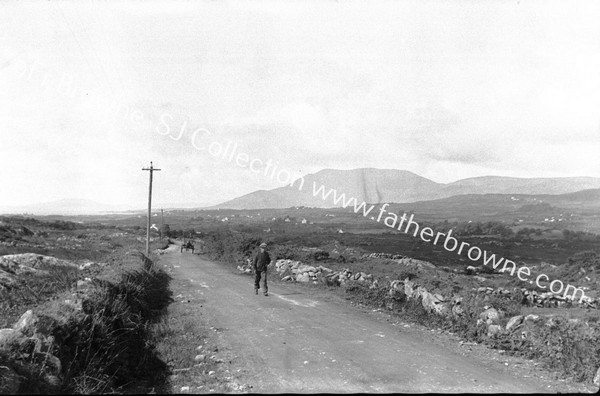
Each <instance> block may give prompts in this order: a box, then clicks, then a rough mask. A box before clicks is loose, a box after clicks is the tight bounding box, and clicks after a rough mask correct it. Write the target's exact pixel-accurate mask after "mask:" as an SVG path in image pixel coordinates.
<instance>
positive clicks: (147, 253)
mask: <svg viewBox="0 0 600 396" xmlns="http://www.w3.org/2000/svg"><path fill="white" fill-rule="evenodd" d="M142 170H143V171H150V187H149V189H148V221H147V222H146V255H150V220H151V216H152V173H153V172H154V171H159V170H160V169H157V168H155V167H154V166H153V165H152V161H150V168H142Z"/></svg>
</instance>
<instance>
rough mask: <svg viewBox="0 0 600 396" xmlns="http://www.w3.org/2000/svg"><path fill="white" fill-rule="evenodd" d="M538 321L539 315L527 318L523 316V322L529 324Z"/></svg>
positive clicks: (531, 315) (530, 315)
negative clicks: (528, 322)
mask: <svg viewBox="0 0 600 396" xmlns="http://www.w3.org/2000/svg"><path fill="white" fill-rule="evenodd" d="M538 320H540V316H539V315H534V314H529V315H527V316H525V321H526V322H527V321H531V322H537V321H538Z"/></svg>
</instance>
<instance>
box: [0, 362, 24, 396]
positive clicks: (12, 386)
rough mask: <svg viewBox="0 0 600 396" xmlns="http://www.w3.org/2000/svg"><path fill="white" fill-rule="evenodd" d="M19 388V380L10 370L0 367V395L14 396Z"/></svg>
mask: <svg viewBox="0 0 600 396" xmlns="http://www.w3.org/2000/svg"><path fill="white" fill-rule="evenodd" d="M20 387H21V378H20V377H19V375H18V374H17V373H15V372H14V371H13V370H12V369H11V368H9V367H6V366H0V395H16V394H17V393H18V392H19V388H20Z"/></svg>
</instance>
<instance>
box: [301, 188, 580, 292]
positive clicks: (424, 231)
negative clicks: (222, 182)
mask: <svg viewBox="0 0 600 396" xmlns="http://www.w3.org/2000/svg"><path fill="white" fill-rule="evenodd" d="M298 184H299V187H300V188H301V187H302V186H303V185H304V183H303V182H302V183H298ZM326 190H327V188H326V187H325V186H323V185H320V186H319V185H317V183H315V182H313V191H312V193H313V196H315V197H317V196H320V197H321V198H322V199H323V200H327V199H331V201H332V202H333V203H334V204H335V205H341V206H342V207H344V208H347V207H350V206H352V209H353V210H354V213H359V212H362V215H363V216H364V217H368V216H369V215H370V214H371V212H372V211H373V209H375V205H367V204H366V203H365V202H364V201H363V202H362V203H360V204H358V201H357V200H356V198H354V197H350V198H348V199H346V195H345V194H344V193H342V194H338V192H337V191H336V190H335V189H333V188H330V189H329V190H327V191H326ZM388 206H389V204H388V203H385V204H383V205H381V206H380V207H379V208H378V210H376V211H375V212H374V214H373V215H372V216H371V217H370V218H371V219H373V220H375V221H377V222H378V223H380V222H381V220H382V219H383V224H384V225H385V226H387V227H389V228H392V229H395V230H397V231H400V232H404V233H405V234H409V233H410V234H412V235H413V236H414V237H417V235H418V236H419V237H420V238H421V239H422V240H423V241H424V242H429V243H433V244H434V245H438V244H440V245H443V246H444V249H446V250H447V251H449V252H454V251H456V254H458V255H461V254H466V256H467V257H468V258H469V260H471V261H473V262H478V261H480V260H481V262H482V263H483V265H485V266H491V267H492V268H493V269H497V268H498V267H500V266H502V268H500V269H499V270H498V271H499V272H505V271H510V272H509V273H510V275H511V276H514V275H515V273H516V274H517V278H519V280H521V281H523V282H529V283H530V284H533V283H534V280H531V269H530V268H529V267H526V266H519V267H517V264H516V263H515V262H514V261H512V260H508V259H506V258H504V257H497V256H496V254H493V253H489V252H488V251H487V250H483V249H480V248H479V247H477V246H471V245H470V244H469V243H467V242H460V241H459V240H458V239H456V238H455V237H453V236H452V230H449V231H448V232H447V233H443V232H437V233H436V232H435V231H434V230H433V229H432V228H430V227H420V226H419V224H418V223H417V222H416V221H415V219H414V215H413V214H411V215H410V217H408V218H407V214H406V213H403V214H402V216H398V215H397V214H396V213H393V212H389V211H387V210H386V208H387V207H388ZM375 215H376V216H377V217H375ZM549 280H550V279H549V278H548V276H547V275H546V274H539V275H538V276H537V277H535V285H536V286H537V287H539V288H540V289H546V288H548V290H550V291H551V292H552V293H554V294H561V293H562V296H563V297H564V298H568V299H572V300H575V298H576V297H577V295H578V294H579V302H580V303H581V302H582V301H583V300H584V299H586V298H587V297H586V296H585V292H584V290H583V289H581V288H579V287H575V286H573V285H570V284H567V286H566V287H565V285H564V283H563V282H562V281H560V280H558V279H555V280H553V281H552V282H550V285H549V287H548V286H546V285H544V284H541V283H540V281H545V282H547V281H549Z"/></svg>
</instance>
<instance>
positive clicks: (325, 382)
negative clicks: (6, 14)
mask: <svg viewBox="0 0 600 396" xmlns="http://www.w3.org/2000/svg"><path fill="white" fill-rule="evenodd" d="M170 250H171V251H170V253H168V254H165V255H163V256H161V258H160V262H161V263H162V264H164V265H165V267H167V268H169V269H170V271H169V272H170V273H171V276H173V277H174V278H175V279H174V280H177V281H179V282H178V285H179V286H178V288H179V289H178V290H175V291H174V293H184V294H186V293H187V295H188V296H195V297H196V300H197V301H201V302H202V305H201V308H200V304H199V305H198V307H199V308H198V309H199V310H201V312H202V315H203V318H204V319H207V318H208V320H209V322H210V323H211V324H212V326H214V327H215V330H218V333H219V343H220V344H221V347H220V349H226V350H228V351H231V356H232V357H233V356H234V355H235V356H234V357H235V359H234V361H233V362H232V364H233V367H231V369H232V372H233V371H237V372H239V373H242V374H241V375H243V376H244V378H241V380H242V381H245V382H247V383H251V384H252V389H251V391H252V392H263V393H283V392H302V393H303V392H311V393H312V392H335V393H342V392H369V393H372V392H477V393H483V392H485V393H488V392H508V393H516V392H518V393H530V392H556V391H562V392H564V391H565V389H564V388H563V389H560V390H559V388H554V387H553V385H551V384H552V383H557V384H558V382H557V381H553V382H549V381H551V380H545V381H542V380H540V378H523V376H522V375H521V376H519V375H516V374H515V367H506V364H507V363H505V362H504V363H503V362H501V361H498V360H493V359H483V358H481V357H474V356H468V355H467V356H465V354H464V353H460V352H459V351H457V348H456V345H458V340H455V342H454V344H455V345H452V346H449V345H447V344H448V342H446V343H445V344H444V343H442V342H439V340H438V342H435V341H432V337H434V336H435V335H433V334H431V333H429V332H427V331H425V330H422V329H415V328H405V327H403V326H394V325H392V324H391V323H390V322H388V321H386V320H381V317H382V315H383V314H380V318H379V320H378V319H377V318H376V317H375V316H376V314H374V313H372V312H370V311H372V310H371V309H368V310H366V309H362V310H361V309H359V308H357V307H355V306H352V305H350V304H348V303H347V302H344V301H339V300H340V299H339V298H337V300H336V298H324V297H323V295H324V293H323V292H319V291H317V292H316V293H315V290H314V289H313V290H311V288H309V287H306V286H302V285H293V284H285V283H275V282H271V283H270V285H269V296H267V297H265V296H263V295H262V290H260V291H259V294H258V295H255V294H254V290H253V289H254V287H253V277H251V276H248V275H243V274H238V273H235V272H233V271H232V270H231V268H230V267H228V266H225V265H223V264H217V263H214V262H211V261H208V260H206V259H203V258H201V257H200V256H198V255H193V254H190V253H179V251H178V250H175V249H170ZM319 295H320V297H318V296H319ZM463 349H464V347H463ZM489 353H495V354H496V355H498V356H499V354H497V353H496V352H489ZM505 360H506V359H505ZM233 369H237V370H233ZM549 384H550V385H549ZM562 384H563V385H564V383H562Z"/></svg>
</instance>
